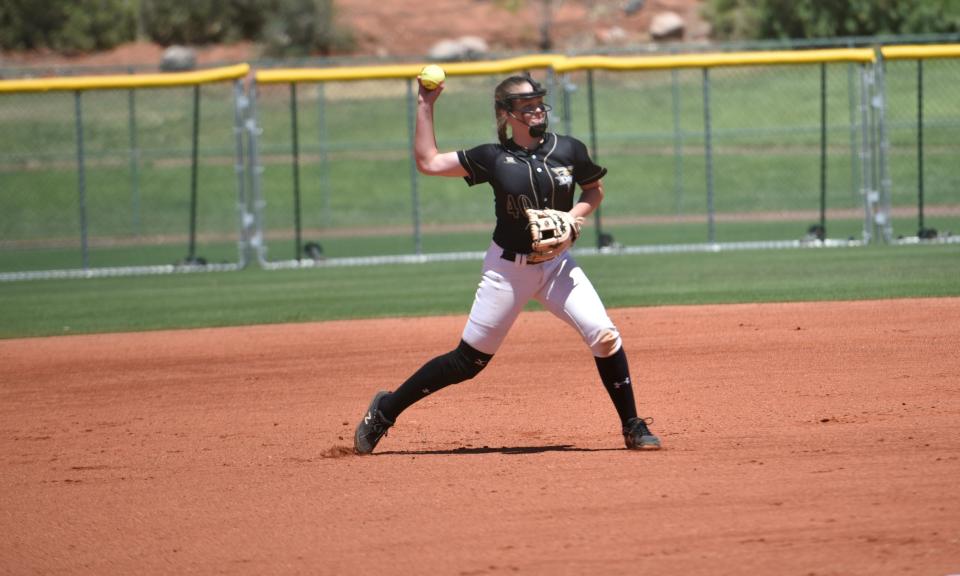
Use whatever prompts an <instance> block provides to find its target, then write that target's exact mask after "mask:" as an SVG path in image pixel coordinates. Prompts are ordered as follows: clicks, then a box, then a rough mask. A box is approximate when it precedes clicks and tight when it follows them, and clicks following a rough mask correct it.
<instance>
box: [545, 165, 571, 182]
mask: <svg viewBox="0 0 960 576" xmlns="http://www.w3.org/2000/svg"><path fill="white" fill-rule="evenodd" d="M550 171H551V172H553V179H554V180H556V181H557V184H559V185H560V186H569V185H570V184H573V166H559V167H557V168H550Z"/></svg>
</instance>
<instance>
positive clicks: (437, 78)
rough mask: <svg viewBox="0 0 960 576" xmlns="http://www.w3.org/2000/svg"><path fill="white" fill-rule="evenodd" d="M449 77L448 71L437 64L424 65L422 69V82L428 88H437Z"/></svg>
mask: <svg viewBox="0 0 960 576" xmlns="http://www.w3.org/2000/svg"><path fill="white" fill-rule="evenodd" d="M446 78H447V73H446V72H444V71H443V68H441V67H439V66H437V65H436V64H430V65H429V66H424V67H423V70H421V71H420V83H421V84H423V87H424V88H426V89H427V90H435V89H436V88H437V86H439V85H440V83H441V82H443V81H444V80H445V79H446Z"/></svg>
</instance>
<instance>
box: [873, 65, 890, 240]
mask: <svg viewBox="0 0 960 576" xmlns="http://www.w3.org/2000/svg"><path fill="white" fill-rule="evenodd" d="M886 66H887V64H886V60H884V58H883V52H882V51H880V50H879V49H878V50H877V62H876V65H875V67H876V70H877V82H876V85H877V96H876V99H875V100H874V106H875V107H876V112H875V120H876V123H877V136H878V139H879V141H878V144H879V148H880V149H879V153H878V155H877V156H878V163H877V168H878V169H879V174H878V177H879V181H880V188H879V193H880V197H879V209H878V211H877V214H876V220H877V224H879V225H880V232H881V234H882V236H883V241H884V242H887V243H890V242H892V241H893V218H891V216H890V212H891V204H892V201H893V199H892V198H891V196H892V192H893V190H892V189H893V181H892V179H891V177H890V165H889V161H888V160H889V156H890V140H889V139H888V137H887V87H886V79H885V76H886Z"/></svg>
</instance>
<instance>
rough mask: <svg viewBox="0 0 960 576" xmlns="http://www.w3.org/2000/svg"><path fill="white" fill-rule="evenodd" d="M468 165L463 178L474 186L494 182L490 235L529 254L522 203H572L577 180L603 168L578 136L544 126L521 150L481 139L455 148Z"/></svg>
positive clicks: (562, 206) (585, 180) (557, 206)
mask: <svg viewBox="0 0 960 576" xmlns="http://www.w3.org/2000/svg"><path fill="white" fill-rule="evenodd" d="M457 155H458V157H459V158H460V164H461V165H463V167H464V168H465V169H466V170H467V176H465V177H464V180H466V181H467V184H469V185H471V186H473V185H475V184H481V183H483V182H489V183H490V185H491V186H492V187H493V194H494V204H495V206H496V214H497V226H496V228H495V229H494V231H493V240H494V242H496V243H497V244H499V245H500V246H502V247H503V248H506V249H508V250H512V251H514V252H521V253H524V254H529V253H530V251H531V245H530V243H531V240H530V232H529V231H528V230H527V228H526V226H527V215H526V213H525V211H526V209H527V208H553V209H554V210H564V211H569V210H570V209H571V208H573V194H574V188H575V187H576V184H580V185H581V186H582V185H584V184H589V183H591V182H595V181H597V180H599V179H600V178H603V176H604V174H606V173H607V169H606V168H602V167H600V166H597V165H596V164H594V163H593V160H591V159H590V154H589V153H588V152H587V147H586V146H585V145H584V144H583V142H581V141H579V140H577V139H576V138H571V137H569V136H559V135H557V134H553V133H552V132H548V133H547V134H546V135H545V136H544V139H543V143H542V144H540V146H539V147H538V148H536V149H535V150H526V149H524V148H521V147H520V146H517V145H516V144H515V143H514V142H513V140H510V141H509V142H508V143H507V145H506V146H504V145H502V144H499V143H497V144H482V145H480V146H477V147H475V148H471V149H469V150H460V151H458V152H457Z"/></svg>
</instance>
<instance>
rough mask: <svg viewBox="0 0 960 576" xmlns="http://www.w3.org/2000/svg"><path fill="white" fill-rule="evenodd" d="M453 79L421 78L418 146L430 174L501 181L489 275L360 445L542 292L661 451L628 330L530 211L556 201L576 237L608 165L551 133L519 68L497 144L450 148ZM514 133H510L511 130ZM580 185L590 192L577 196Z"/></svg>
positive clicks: (492, 346) (375, 417) (455, 372)
mask: <svg viewBox="0 0 960 576" xmlns="http://www.w3.org/2000/svg"><path fill="white" fill-rule="evenodd" d="M442 92H443V84H441V85H440V86H439V87H438V88H436V89H433V90H428V89H426V88H424V87H423V85H422V84H421V86H420V92H419V98H418V108H417V121H416V135H415V138H414V149H415V153H416V158H417V168H418V170H419V171H420V172H422V173H423V174H428V175H434V176H457V177H462V178H464V180H466V182H467V184H469V185H471V186H473V185H476V184H482V183H488V184H490V186H491V187H492V188H493V193H494V200H495V206H496V217H497V223H496V227H495V228H494V232H493V241H492V242H491V243H490V246H489V248H488V249H487V252H486V256H485V257H484V261H483V275H482V278H481V280H480V285H479V287H478V288H477V294H476V298H475V300H474V303H473V308H472V309H471V310H470V317H469V319H468V320H467V325H466V326H465V327H464V329H463V334H462V336H461V340H460V343H459V344H458V345H457V347H456V348H454V349H453V350H451V351H450V352H447V353H446V354H442V355H440V356H437V357H436V358H434V359H432V360H430V361H428V362H427V363H426V364H424V365H423V366H422V367H421V368H420V369H419V370H417V371H416V372H415V373H414V374H413V375H412V376H410V378H408V379H407V380H406V381H405V382H404V383H403V384H401V385H400V387H399V388H397V389H396V390H394V391H393V392H386V391H380V392H378V393H377V394H376V395H375V396H374V397H373V400H372V401H371V402H370V406H369V408H368V409H367V412H366V413H365V414H364V417H363V419H362V420H361V421H360V423H359V424H358V425H357V429H356V433H355V435H354V447H355V449H356V451H357V453H359V454H369V453H370V452H373V449H374V448H375V447H376V446H377V443H378V442H379V441H380V439H381V438H382V437H383V436H384V435H385V434H386V433H387V430H388V429H389V428H390V427H391V426H393V425H394V423H395V422H396V420H397V417H398V416H399V415H400V413H401V412H403V411H404V410H406V409H407V408H409V407H410V406H411V405H413V404H414V403H415V402H417V401H418V400H420V399H421V398H424V397H426V396H427V395H429V394H432V393H434V392H436V391H438V390H440V389H442V388H444V387H446V386H449V385H451V384H456V383H458V382H463V381H464V380H469V379H471V378H473V377H474V376H476V375H477V374H478V373H479V372H480V371H481V370H483V368H484V367H485V366H486V365H487V364H488V363H489V362H490V359H491V358H493V355H494V354H495V353H496V352H497V350H498V349H499V348H500V344H501V343H502V342H503V339H504V338H505V337H506V335H507V332H508V331H509V330H510V327H511V326H512V325H513V323H514V321H515V320H516V319H517V316H518V315H519V314H520V311H521V310H522V309H523V307H524V305H525V304H526V303H527V302H528V301H529V300H530V299H531V298H535V299H536V300H537V301H538V302H540V303H541V304H542V305H543V306H544V307H545V308H546V309H547V310H549V311H550V312H552V313H553V314H555V315H556V316H557V317H559V318H560V319H562V320H563V321H564V322H566V323H567V324H569V325H570V326H571V327H573V328H574V329H575V330H576V331H577V332H578V333H579V334H580V336H581V337H582V338H583V340H584V342H585V343H586V345H587V346H589V347H590V350H591V351H592V352H593V355H594V359H595V361H596V365H597V370H598V371H599V373H600V380H601V381H602V382H603V385H604V387H605V388H606V390H607V392H608V393H609V395H610V399H611V400H612V401H613V405H614V407H615V408H616V411H617V414H618V415H619V417H620V423H621V426H622V432H623V437H624V442H625V444H626V446H627V448H630V449H637V450H656V449H659V448H660V440H659V439H658V438H657V437H656V436H654V435H653V434H652V433H651V432H650V430H649V428H648V427H647V424H648V422H649V420H645V419H643V418H638V417H637V410H636V406H635V403H634V397H633V389H632V386H631V381H630V369H629V366H628V364H627V356H626V353H625V352H624V350H623V345H622V342H621V339H620V333H619V332H618V331H617V328H616V327H615V326H614V324H613V322H612V321H611V320H610V318H609V317H608V316H607V312H606V309H605V308H604V305H603V303H602V302H601V301H600V297H599V296H598V295H597V292H596V290H594V288H593V285H592V284H591V283H590V281H589V279H587V277H586V275H585V274H584V272H583V270H582V269H581V268H580V267H579V266H578V265H577V263H576V261H575V260H574V259H573V256H572V255H571V254H570V253H569V252H568V251H567V250H566V248H565V247H563V246H561V247H560V248H559V249H554V250H537V249H535V248H536V247H535V246H534V245H533V240H532V237H531V233H530V230H529V223H530V220H529V219H528V215H527V210H531V209H533V210H542V209H549V210H555V211H560V212H559V213H555V214H557V217H558V220H560V221H562V222H561V225H567V226H570V227H571V228H572V229H573V230H574V237H575V236H576V235H578V234H579V226H580V223H581V222H583V219H584V218H586V217H587V216H588V215H589V214H590V213H592V212H593V211H594V210H596V209H597V206H599V205H600V202H601V200H602V199H603V185H602V184H601V178H602V177H603V176H604V175H605V174H606V172H607V171H606V169H605V168H601V167H600V166H597V165H596V164H594V163H593V161H592V160H591V159H590V155H589V154H588V152H587V148H586V146H584V144H583V143H582V142H580V141H579V140H577V139H575V138H571V137H568V136H560V135H558V134H554V133H552V132H547V113H548V112H549V111H550V106H548V105H547V104H545V103H544V102H543V97H544V96H545V95H546V90H544V89H543V88H542V87H541V86H540V84H539V83H537V82H536V81H535V80H534V79H533V78H531V77H530V76H512V77H510V78H507V79H506V80H504V81H503V82H501V83H500V84H499V85H498V86H497V88H496V90H495V92H494V111H495V114H496V119H497V135H498V139H499V142H498V143H496V144H483V145H480V146H477V147H475V148H471V149H469V150H459V151H455V152H440V151H439V150H438V149H437V143H436V136H435V133H434V125H433V108H434V103H435V102H436V101H437V98H439V97H440V94H441V93H442ZM508 132H509V135H508ZM577 185H579V186H580V189H581V194H580V197H579V199H577V201H576V202H574V191H575V188H576V186H577Z"/></svg>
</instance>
